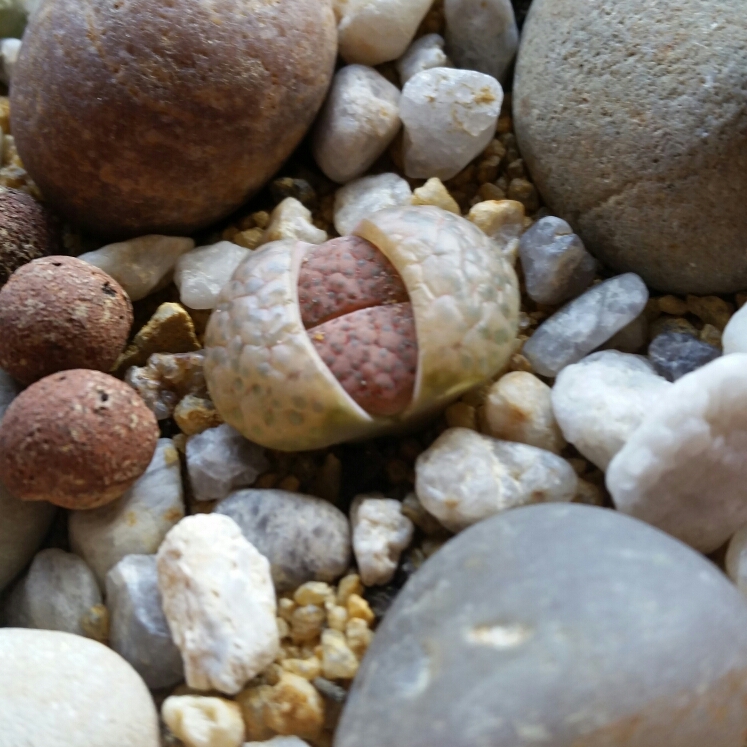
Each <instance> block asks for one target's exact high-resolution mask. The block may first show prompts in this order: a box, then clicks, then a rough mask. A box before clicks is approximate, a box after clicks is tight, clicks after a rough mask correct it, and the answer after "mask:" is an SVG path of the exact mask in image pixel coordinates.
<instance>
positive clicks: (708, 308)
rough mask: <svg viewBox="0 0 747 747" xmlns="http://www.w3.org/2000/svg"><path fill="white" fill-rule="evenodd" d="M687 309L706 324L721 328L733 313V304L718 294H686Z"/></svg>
mask: <svg viewBox="0 0 747 747" xmlns="http://www.w3.org/2000/svg"><path fill="white" fill-rule="evenodd" d="M687 309H688V311H689V312H690V313H691V314H695V316H697V317H698V319H700V320H702V321H703V322H705V323H706V324H712V325H713V326H714V327H716V328H717V329H719V330H723V329H724V327H725V326H726V323H727V322H728V321H729V318H730V317H731V315H732V314H733V313H734V305H733V304H731V303H729V302H728V301H724V299H723V298H719V297H718V296H688V297H687Z"/></svg>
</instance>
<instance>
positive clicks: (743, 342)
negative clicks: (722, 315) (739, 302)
mask: <svg viewBox="0 0 747 747" xmlns="http://www.w3.org/2000/svg"><path fill="white" fill-rule="evenodd" d="M721 344H722V345H723V348H724V355H728V354H729V353H747V304H745V305H744V306H742V308H741V309H739V310H738V311H737V313H736V314H734V316H732V317H731V319H729V321H728V322H727V323H726V327H724V332H723V334H722V336H721Z"/></svg>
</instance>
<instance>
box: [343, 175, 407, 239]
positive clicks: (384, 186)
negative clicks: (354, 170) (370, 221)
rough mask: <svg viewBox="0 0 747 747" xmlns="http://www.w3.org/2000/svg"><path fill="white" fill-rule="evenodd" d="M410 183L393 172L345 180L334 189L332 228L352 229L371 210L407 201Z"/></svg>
mask: <svg viewBox="0 0 747 747" xmlns="http://www.w3.org/2000/svg"><path fill="white" fill-rule="evenodd" d="M411 200H412V190H411V189H410V185H409V184H408V183H407V182H406V181H405V180H404V179H403V178H402V177H401V176H398V175H397V174H376V175H375V176H363V177H361V178H360V179H355V180H354V181H352V182H348V183H347V184H346V185H345V186H344V187H341V188H340V189H338V190H337V192H336V193H335V228H336V229H337V233H339V234H340V236H346V235H347V234H349V233H352V232H353V230H354V229H355V228H356V226H357V225H358V224H359V223H360V222H361V221H362V220H363V219H364V218H368V217H369V216H370V215H372V214H373V213H375V212H377V211H379V210H383V209H384V208H388V207H399V206H400V205H409V204H410V201H411Z"/></svg>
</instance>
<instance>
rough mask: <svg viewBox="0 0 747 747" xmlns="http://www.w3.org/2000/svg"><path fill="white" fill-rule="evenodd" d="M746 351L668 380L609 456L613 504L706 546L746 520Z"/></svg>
mask: <svg viewBox="0 0 747 747" xmlns="http://www.w3.org/2000/svg"><path fill="white" fill-rule="evenodd" d="M745 402H747V354H745V353H733V354H732V355H725V356H724V357H723V358H717V359H716V360H715V361H712V362H711V363H708V364H707V365H705V366H703V367H702V368H699V369H698V370H697V371H693V372H692V373H690V374H687V375H686V376H683V377H682V378H681V379H678V380H677V381H676V382H675V383H674V384H672V385H671V386H670V387H669V389H668V390H667V392H665V394H664V395H663V396H662V397H661V398H660V399H659V401H658V403H657V404H656V406H655V407H653V408H651V410H650V411H649V412H648V413H647V415H646V417H645V418H644V419H643V422H642V423H641V425H640V426H639V427H638V428H637V429H636V430H635V431H634V432H633V434H632V435H631V436H630V438H629V439H628V441H627V443H626V444H625V446H623V448H622V449H621V450H620V451H619V452H618V453H617V454H616V456H615V458H614V459H613V460H612V461H611V462H610V465H609V468H608V470H607V475H606V482H607V489H608V490H609V492H610V495H611V496H612V499H613V501H614V503H615V506H616V507H617V508H618V510H620V511H623V512H625V513H627V514H630V515H632V516H635V517H636V518H638V519H641V520H643V521H647V522H649V523H650V524H653V525H654V526H657V527H659V528H660V529H663V530H664V531H665V532H668V533H669V534H671V535H673V536H675V537H677V538H678V539H680V540H682V541H683V542H686V543H687V544H689V545H692V547H695V548H696V549H698V550H700V551H701V552H705V553H709V552H712V551H714V550H716V549H717V548H718V547H720V546H721V545H722V544H723V543H724V542H726V541H727V540H728V539H729V538H730V537H731V536H732V535H733V534H734V533H735V532H736V531H737V530H738V529H740V527H742V526H743V525H745V524H747V501H745V498H744V491H745V484H747V460H745V458H744V455H745V450H746V449H747V407H745Z"/></svg>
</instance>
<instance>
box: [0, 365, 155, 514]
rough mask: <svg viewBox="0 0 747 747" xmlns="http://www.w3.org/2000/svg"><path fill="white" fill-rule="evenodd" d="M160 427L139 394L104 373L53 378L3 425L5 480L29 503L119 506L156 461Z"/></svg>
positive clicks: (0, 444)
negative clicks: (112, 502)
mask: <svg viewBox="0 0 747 747" xmlns="http://www.w3.org/2000/svg"><path fill="white" fill-rule="evenodd" d="M157 440H158V423H157V422H156V418H155V416H154V415H153V413H152V412H151V411H150V410H149V409H148V408H147V407H146V406H145V404H144V402H143V401H142V400H141V399H140V397H138V395H137V394H136V393H135V391H134V390H132V389H131V388H130V387H129V386H127V384H125V383H123V382H121V381H119V380H118V379H115V378H114V377H113V376H108V375H107V374H104V373H101V372H100V371H86V370H81V369H77V370H74V371H64V372H62V373H56V374H53V375H52V376H47V377H46V378H44V379H42V380H41V381H38V382H36V384H32V385H31V386H30V387H29V388H28V389H26V390H25V391H24V392H22V393H21V394H20V395H18V397H16V399H15V400H14V401H13V403H12V404H11V406H10V407H9V408H8V410H7V411H6V413H5V417H4V418H3V420H2V424H1V425H0V474H1V475H2V476H3V483H4V484H5V486H6V487H7V489H8V490H9V491H10V493H11V494H12V495H14V496H16V497H17V498H21V499H22V500H25V501H49V502H50V503H54V504H56V505H58V506H62V507H64V508H74V509H80V508H96V507H98V506H103V505H104V504H106V503H110V502H111V501H113V500H115V499H116V498H119V497H120V496H121V495H122V494H123V493H124V492H125V490H127V489H128V488H129V487H130V486H131V485H132V484H133V483H134V482H135V480H137V478H138V477H140V475H142V474H143V472H144V471H145V469H146V467H147V466H148V464H149V463H150V460H151V458H152V457H153V452H154V451H155V448H156V441H157Z"/></svg>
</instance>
